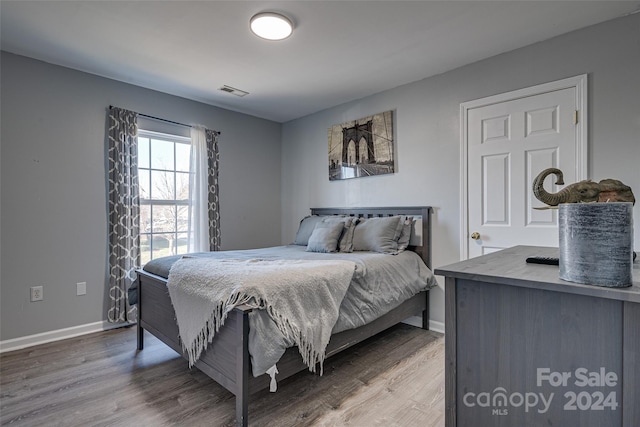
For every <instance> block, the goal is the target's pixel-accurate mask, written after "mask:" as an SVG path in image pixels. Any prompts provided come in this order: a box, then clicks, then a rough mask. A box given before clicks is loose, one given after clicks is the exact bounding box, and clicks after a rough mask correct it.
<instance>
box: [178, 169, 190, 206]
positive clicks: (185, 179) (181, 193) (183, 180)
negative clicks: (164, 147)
mask: <svg viewBox="0 0 640 427" xmlns="http://www.w3.org/2000/svg"><path fill="white" fill-rule="evenodd" d="M176 200H189V174H188V173H181V172H176Z"/></svg>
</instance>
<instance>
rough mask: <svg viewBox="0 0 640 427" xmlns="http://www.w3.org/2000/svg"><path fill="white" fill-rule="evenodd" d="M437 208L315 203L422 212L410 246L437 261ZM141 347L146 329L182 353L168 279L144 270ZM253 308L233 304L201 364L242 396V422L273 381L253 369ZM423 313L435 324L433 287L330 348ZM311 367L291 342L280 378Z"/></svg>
mask: <svg viewBox="0 0 640 427" xmlns="http://www.w3.org/2000/svg"><path fill="white" fill-rule="evenodd" d="M431 212H432V208H431V207H430V206H422V207H383V208H353V209H349V208H312V209H311V213H312V214H314V215H336V214H343V215H345V214H346V215H350V216H356V217H364V218H370V217H379V216H392V215H413V216H421V217H422V221H421V230H420V231H421V234H422V245H419V246H409V248H408V249H409V250H412V251H414V252H416V253H418V254H419V255H420V257H421V258H422V259H423V260H424V262H425V264H427V266H428V267H429V268H432V266H431V217H430V215H431ZM137 273H138V281H139V283H138V335H137V336H138V350H142V349H143V347H144V331H145V330H147V331H149V332H150V333H151V334H153V335H155V336H156V337H157V338H158V339H160V340H161V341H162V342H164V343H165V344H167V345H168V346H169V347H171V348H172V349H174V350H175V351H177V352H178V353H180V354H182V355H183V357H185V358H187V359H188V357H187V356H185V354H184V353H183V351H182V347H181V345H180V342H179V339H178V335H179V334H178V325H177V323H176V321H175V313H174V311H173V306H172V304H171V299H170V298H169V292H168V290H167V280H166V279H165V278H163V277H160V276H157V275H154V274H151V273H148V272H146V271H143V270H139V271H138V272H137ZM251 310H252V309H251V308H250V307H247V306H244V305H243V306H239V307H236V308H235V309H233V310H232V311H231V312H230V313H229V316H228V318H227V319H226V321H225V324H224V326H223V327H222V328H221V329H220V331H219V332H218V333H217V334H216V336H215V337H214V339H213V341H212V343H211V344H210V345H209V347H208V348H207V350H206V351H205V352H203V353H202V355H201V356H200V359H199V360H198V361H197V362H196V364H195V366H196V367H198V368H199V369H200V370H201V371H202V372H204V373H205V374H206V375H208V376H209V377H211V378H212V379H213V380H214V381H216V382H217V383H219V384H220V385H222V386H223V387H224V388H226V389H227V390H229V391H230V392H232V393H233V394H234V395H235V396H236V425H237V426H247V425H248V417H247V415H248V401H249V395H251V394H253V393H255V392H257V391H259V390H262V389H265V388H267V387H269V382H270V378H269V376H268V375H261V376H259V377H257V378H255V377H254V376H253V374H252V373H251V364H250V355H249V348H248V338H249V313H250V312H251ZM418 315H421V316H422V327H423V328H424V329H429V293H428V291H427V292H421V293H419V294H417V295H415V296H414V297H413V298H411V299H409V300H407V301H405V302H404V303H402V304H401V305H400V306H399V307H396V308H395V309H393V310H391V311H390V312H388V313H387V314H385V315H383V316H382V317H379V318H378V319H376V320H374V321H372V322H370V323H368V324H366V325H364V326H361V327H359V328H356V329H352V330H348V331H344V332H340V333H338V334H335V335H333V336H332V337H331V340H330V342H329V345H328V346H327V349H326V357H327V358H328V357H330V356H332V355H334V354H336V353H338V352H340V351H342V350H344V349H346V348H349V347H351V346H352V345H354V344H357V343H359V342H361V341H363V340H365V339H367V338H369V337H371V336H373V335H375V334H377V333H379V332H381V331H383V330H385V329H387V328H389V327H391V326H393V325H395V324H397V323H399V322H401V321H403V320H405V319H407V318H409V317H412V316H418ZM305 369H307V366H306V365H305V364H304V363H303V362H302V358H301V357H300V354H299V352H298V349H297V348H296V347H293V348H289V349H288V350H287V351H286V352H285V354H284V355H283V356H282V358H281V359H280V361H279V362H278V371H279V374H278V377H277V378H278V381H281V380H283V379H285V378H287V377H289V376H291V375H293V374H295V373H297V372H300V371H302V370H305Z"/></svg>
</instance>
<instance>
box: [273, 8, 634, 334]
mask: <svg viewBox="0 0 640 427" xmlns="http://www.w3.org/2000/svg"><path fill="white" fill-rule="evenodd" d="M398 66H399V67H401V66H402V64H398ZM585 73H587V74H588V76H589V77H588V78H589V109H590V110H589V172H588V173H589V177H590V178H593V179H596V180H600V179H603V178H617V179H620V180H622V181H623V182H624V183H626V184H627V185H630V186H631V187H632V188H633V189H635V193H636V197H638V196H640V173H639V172H638V167H639V164H640V84H639V83H638V76H640V14H636V15H632V16H628V17H625V18H620V19H616V20H612V21H609V22H605V23H602V24H599V25H596V26H592V27H588V28H585V29H582V30H579V31H575V32H572V33H569V34H566V35H563V36H560V37H557V38H553V39H550V40H547V41H544V42H541V43H537V44H535V45H531V46H528V47H525V48H522V49H518V50H515V51H512V52H508V53H505V54H502V55H499V56H496V57H493V58H489V59H487V60H484V61H480V62H477V63H474V64H471V65H468V66H465V67H462V68H459V69H456V70H453V71H450V72H447V73H444V74H441V75H438V76H435V77H431V78H427V79H424V80H422V81H419V82H415V83H411V84H408V85H404V86H401V87H398V88H395V89H392V90H388V91H385V92H382V93H379V94H377V95H373V96H370V97H367V98H364V99H360V100H358V101H354V102H350V103H347V104H344V105H340V106H336V107H334V108H331V109H328V110H325V111H322V112H319V113H317V114H314V115H311V116H307V117H304V118H301V119H298V120H295V121H291V122H288V123H285V125H284V126H283V130H282V133H283V139H282V166H283V169H282V203H283V204H282V210H283V216H282V238H283V241H285V242H288V241H292V240H293V238H294V235H295V231H296V224H297V221H298V219H299V218H300V217H301V216H303V215H305V214H307V213H308V208H309V207H311V206H352V207H354V206H376V205H380V206H385V205H386V206H394V205H395V206H402V205H422V204H428V205H433V206H434V207H435V215H434V220H435V221H434V234H433V244H434V255H433V261H434V266H436V267H438V266H442V265H445V264H449V263H452V262H455V261H458V260H459V258H460V186H461V182H460V176H461V175H460V122H459V108H460V103H462V102H465V101H470V100H474V99H478V98H483V97H486V96H490V95H494V94H498V93H503V92H508V91H512V90H516V89H520V88H524V87H529V86H533V85H536V84H541V83H546V82H549V81H554V80H559V79H563V78H566V77H571V76H576V75H579V74H585ZM390 109H391V110H395V111H396V129H397V131H396V141H397V166H398V167H397V173H396V174H394V175H393V176H384V175H383V176H376V177H369V178H360V179H352V180H346V181H334V182H329V180H328V177H327V167H328V166H327V165H328V160H327V129H328V128H329V127H330V126H332V125H334V124H338V123H342V122H345V121H348V120H353V119H357V118H360V117H364V116H367V115H369V114H373V113H379V112H382V111H386V110H390ZM634 216H635V218H636V227H635V246H636V248H640V225H638V224H639V223H640V203H638V204H636V206H635V209H634ZM637 279H638V278H636V280H637ZM442 282H443V281H442V280H441V283H442ZM432 296H433V297H432V299H431V304H432V306H431V316H432V319H433V320H436V321H439V322H443V321H444V294H443V292H442V290H441V289H437V290H435V291H434V292H433V293H432Z"/></svg>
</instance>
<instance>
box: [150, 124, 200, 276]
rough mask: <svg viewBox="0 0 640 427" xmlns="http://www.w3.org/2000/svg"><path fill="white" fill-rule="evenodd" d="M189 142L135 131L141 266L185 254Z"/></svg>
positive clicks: (174, 137) (185, 139) (187, 216)
mask: <svg viewBox="0 0 640 427" xmlns="http://www.w3.org/2000/svg"><path fill="white" fill-rule="evenodd" d="M190 150H191V139H190V138H186V137H182V136H177V135H169V134H163V133H157V132H150V131H145V130H139V131H138V177H139V185H140V252H141V258H142V264H143V265H144V264H146V263H147V262H149V261H150V260H152V259H154V258H158V257H161V256H166V255H177V254H183V253H186V252H187V248H188V239H189V234H188V229H189V156H190Z"/></svg>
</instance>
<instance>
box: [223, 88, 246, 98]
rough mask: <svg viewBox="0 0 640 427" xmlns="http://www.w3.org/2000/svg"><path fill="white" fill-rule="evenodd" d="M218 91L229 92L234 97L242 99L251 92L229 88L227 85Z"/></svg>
mask: <svg viewBox="0 0 640 427" xmlns="http://www.w3.org/2000/svg"><path fill="white" fill-rule="evenodd" d="M218 90H221V91H223V92H228V93H230V94H232V95H235V96H240V97H242V96H245V95H249V92H245V91H244V90H240V89H236V88H235V87H231V86H227V85H224V86H222V87H220V88H218Z"/></svg>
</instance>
